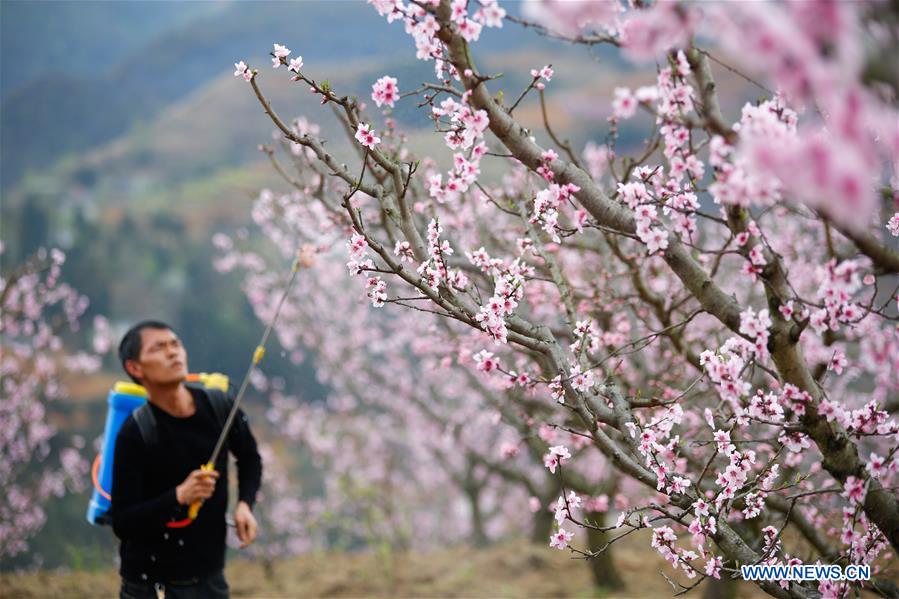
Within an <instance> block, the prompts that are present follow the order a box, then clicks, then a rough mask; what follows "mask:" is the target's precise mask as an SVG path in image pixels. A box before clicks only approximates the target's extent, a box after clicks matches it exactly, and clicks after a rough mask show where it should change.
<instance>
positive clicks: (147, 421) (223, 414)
mask: <svg viewBox="0 0 899 599" xmlns="http://www.w3.org/2000/svg"><path fill="white" fill-rule="evenodd" d="M191 386H192V385H191ZM194 388H198V389H200V391H202V392H204V393H205V394H206V397H208V398H209V404H210V405H211V406H212V412H213V414H215V420H216V422H218V425H219V427H224V426H225V421H226V420H228V414H229V413H230V412H231V399H230V398H229V397H228V394H227V393H225V392H224V391H222V390H221V389H212V388H209V387H203V386H196V387H194ZM133 415H134V421H135V422H136V423H137V428H138V430H140V436H141V438H142V439H143V441H144V445H145V446H146V447H152V446H154V445H156V444H157V443H158V442H159V431H158V429H157V427H156V416H154V415H153V409H152V408H150V404H149V403H144V404H143V405H142V406H140V407H139V408H137V409H136V410H134V412H133Z"/></svg>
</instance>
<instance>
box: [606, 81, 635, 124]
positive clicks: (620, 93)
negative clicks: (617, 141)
mask: <svg viewBox="0 0 899 599" xmlns="http://www.w3.org/2000/svg"><path fill="white" fill-rule="evenodd" d="M636 112H637V99H636V98H635V97H634V96H633V94H632V93H631V90H630V89H629V88H627V87H616V88H615V99H614V100H612V114H614V115H615V117H616V118H619V119H629V118H631V117H632V116H634V114H636Z"/></svg>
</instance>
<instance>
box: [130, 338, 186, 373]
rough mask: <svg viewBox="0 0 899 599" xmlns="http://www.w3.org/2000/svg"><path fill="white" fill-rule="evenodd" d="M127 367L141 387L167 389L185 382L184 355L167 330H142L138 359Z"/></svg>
mask: <svg viewBox="0 0 899 599" xmlns="http://www.w3.org/2000/svg"><path fill="white" fill-rule="evenodd" d="M128 364H130V365H131V368H130V372H131V374H133V375H135V376H136V377H137V378H139V379H140V380H141V381H142V382H143V383H144V384H152V385H167V384H173V383H179V382H182V381H184V380H185V379H186V378H187V352H186V351H185V350H184V346H182V345H181V340H180V339H178V336H177V335H176V334H175V333H174V332H173V331H170V330H168V329H144V330H142V331H141V347H140V356H139V358H138V359H137V360H129V361H128Z"/></svg>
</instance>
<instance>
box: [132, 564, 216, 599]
mask: <svg viewBox="0 0 899 599" xmlns="http://www.w3.org/2000/svg"><path fill="white" fill-rule="evenodd" d="M157 585H158V586H157ZM157 588H159V589H161V590H162V591H163V592H164V596H165V599H229V598H230V596H231V594H230V591H229V589H228V582H227V581H226V580H225V571H224V570H220V571H218V572H216V573H215V574H213V575H211V576H208V577H207V578H203V579H197V580H196V581H188V580H175V581H168V582H159V583H155V582H152V581H149V582H146V581H145V582H138V581H136V580H128V579H127V578H123V579H122V588H121V590H120V591H119V599H157V597H158V596H159V595H158V593H157Z"/></svg>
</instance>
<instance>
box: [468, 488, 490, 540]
mask: <svg viewBox="0 0 899 599" xmlns="http://www.w3.org/2000/svg"><path fill="white" fill-rule="evenodd" d="M465 495H466V497H468V503H469V504H470V506H471V539H470V542H471V544H472V545H473V546H474V547H486V546H487V545H488V544H489V543H490V539H489V538H488V537H487V532H486V531H485V530H484V514H483V512H482V511H481V488H480V487H478V486H476V485H474V484H469V485H466V487H465Z"/></svg>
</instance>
